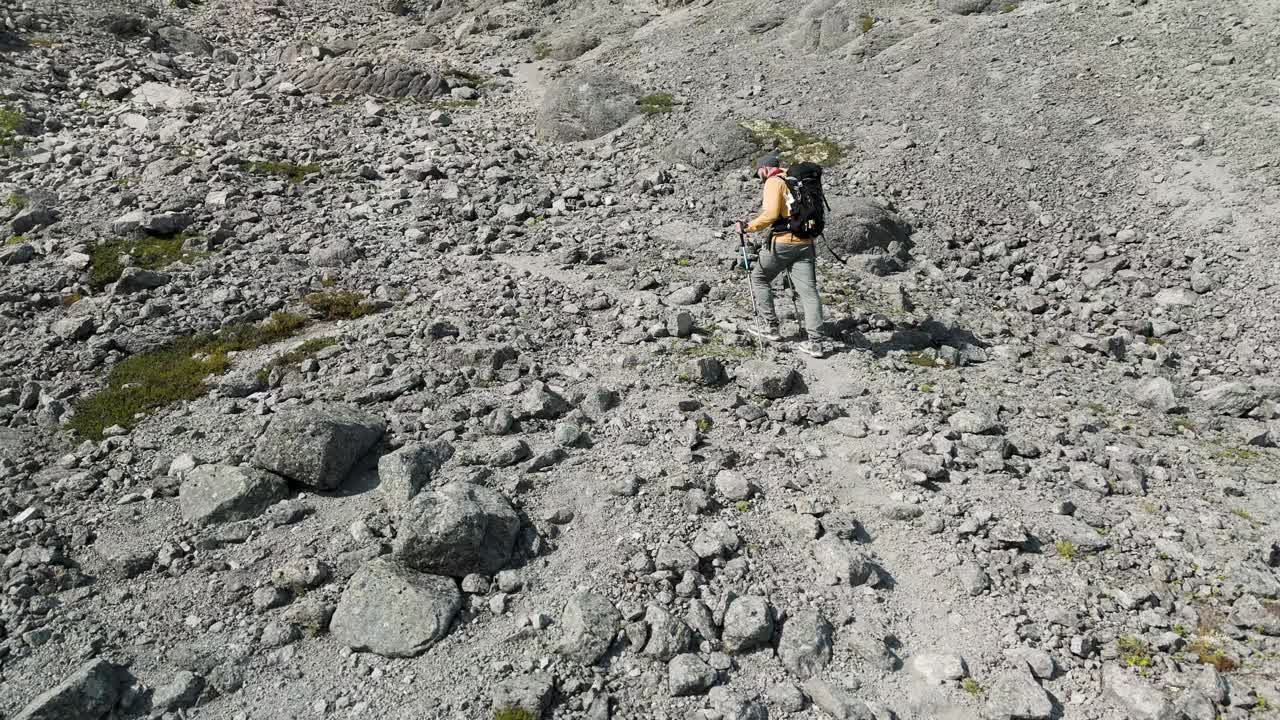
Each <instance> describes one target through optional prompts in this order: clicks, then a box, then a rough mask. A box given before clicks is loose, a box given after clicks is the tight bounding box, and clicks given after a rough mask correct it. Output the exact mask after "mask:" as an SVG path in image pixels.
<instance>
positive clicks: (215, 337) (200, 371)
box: [67, 312, 307, 440]
mask: <svg viewBox="0 0 1280 720" xmlns="http://www.w3.org/2000/svg"><path fill="white" fill-rule="evenodd" d="M306 324H307V319H306V318H304V317H302V316H301V315H295V314H293V313H286V312H278V313H276V314H274V315H272V316H271V318H270V319H269V320H267V321H266V322H263V323H258V324H243V325H232V326H230V327H226V328H223V329H221V330H219V331H217V332H214V333H205V334H201V335H193V336H191V337H186V338H181V339H179V340H175V341H174V342H172V343H170V344H168V345H166V346H164V347H162V348H160V349H158V350H153V351H151V352H145V353H139V354H137V355H132V356H130V357H128V358H125V359H124V360H122V361H120V362H119V363H117V364H116V366H115V367H113V368H111V372H109V373H107V386H106V388H105V389H103V390H102V391H100V392H98V393H95V394H93V395H90V396H89V397H87V398H84V399H83V400H81V401H80V402H78V403H76V406H75V415H74V416H72V418H71V420H70V421H69V422H68V423H67V428H69V429H71V430H74V431H75V432H77V433H79V434H80V435H82V436H84V437H87V438H89V439H91V440H101V439H102V432H103V431H104V430H106V429H107V428H109V427H112V426H113V425H119V426H121V427H125V428H131V427H133V426H135V425H137V424H138V421H139V420H141V419H142V417H143V416H145V415H146V414H147V413H150V412H152V411H154V410H157V409H159V408H162V407H164V406H166V405H170V404H172V403H175V402H180V401H183V400H194V399H196V398H199V397H201V396H203V395H204V394H205V392H207V391H208V388H207V387H206V386H205V382H204V381H205V378H207V377H208V376H210V375H218V374H221V373H223V372H226V370H227V367H229V365H230V361H229V360H228V359H227V354H228V353H231V352H238V351H243V350H252V349H254V348H256V347H261V346H262V345H266V344H268V343H273V342H277V341H280V340H283V339H285V338H287V337H289V336H291V335H294V334H295V333H297V332H298V331H299V330H301V329H302V328H303V327H304V326H305V325H306Z"/></svg>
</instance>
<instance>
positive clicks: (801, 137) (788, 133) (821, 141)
mask: <svg viewBox="0 0 1280 720" xmlns="http://www.w3.org/2000/svg"><path fill="white" fill-rule="evenodd" d="M742 127H744V128H746V129H747V131H749V132H750V133H751V139H752V140H753V141H754V142H755V143H756V144H757V145H759V146H761V147H763V148H768V149H771V150H777V151H778V154H779V155H780V156H781V158H782V160H783V161H784V162H786V163H788V164H791V163H797V162H815V163H818V164H819V165H834V164H836V163H837V162H839V161H840V160H841V159H842V158H843V157H844V155H845V149H844V148H843V147H841V146H840V145H839V144H837V143H836V142H834V141H832V140H828V139H826V138H823V137H820V136H818V135H814V134H813V133H810V132H806V131H804V130H801V129H799V128H796V127H792V126H791V125H788V124H786V123H784V122H780V121H777V120H747V121H745V122H743V123H742Z"/></svg>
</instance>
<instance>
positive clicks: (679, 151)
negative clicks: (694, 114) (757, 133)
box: [671, 118, 760, 173]
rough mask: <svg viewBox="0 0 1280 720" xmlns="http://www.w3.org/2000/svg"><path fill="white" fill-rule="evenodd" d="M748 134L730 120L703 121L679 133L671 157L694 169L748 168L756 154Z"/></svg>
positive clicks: (736, 122)
mask: <svg viewBox="0 0 1280 720" xmlns="http://www.w3.org/2000/svg"><path fill="white" fill-rule="evenodd" d="M759 150H760V148H759V146H758V145H757V144H756V143H755V141H754V140H753V139H752V137H751V132H750V131H749V130H747V128H745V127H743V125H742V124H741V123H740V122H739V121H737V120H735V119H731V118H726V119H716V120H707V121H704V122H702V123H700V124H698V125H695V126H693V127H692V128H690V130H689V132H686V133H681V135H680V137H679V138H678V139H677V140H676V142H675V143H674V145H672V150H671V155H672V158H673V159H675V160H678V161H680V162H683V163H685V164H687V165H690V166H692V167H695V168H699V169H702V170H707V171H709V172H713V173H714V172H719V171H720V170H724V169H726V168H728V167H729V166H731V165H739V166H742V167H749V165H750V163H751V160H752V159H754V157H755V156H756V155H758V154H759Z"/></svg>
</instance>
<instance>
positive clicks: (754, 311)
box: [738, 229, 760, 348]
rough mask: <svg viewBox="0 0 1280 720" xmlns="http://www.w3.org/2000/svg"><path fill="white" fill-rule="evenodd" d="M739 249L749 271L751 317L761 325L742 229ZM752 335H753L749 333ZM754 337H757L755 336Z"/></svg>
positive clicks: (757, 345) (757, 341) (757, 344)
mask: <svg viewBox="0 0 1280 720" xmlns="http://www.w3.org/2000/svg"><path fill="white" fill-rule="evenodd" d="M738 247H739V248H741V249H742V266H743V267H744V268H746V269H747V297H749V298H751V317H752V318H754V319H755V321H756V324H757V325H758V324H759V323H760V309H759V308H758V307H756V292H755V288H754V287H752V286H751V257H750V256H748V255H747V234H746V233H744V232H743V231H742V230H741V229H739V230H738ZM747 334H748V335H750V334H751V333H747ZM752 337H755V336H754V335H753V336H752ZM755 344H756V347H757V348H759V347H760V339H759V338H756V340H755Z"/></svg>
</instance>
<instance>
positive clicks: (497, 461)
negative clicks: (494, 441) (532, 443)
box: [488, 438, 533, 467]
mask: <svg viewBox="0 0 1280 720" xmlns="http://www.w3.org/2000/svg"><path fill="white" fill-rule="evenodd" d="M531 454H533V451H532V450H530V449H529V443H527V442H525V441H524V440H520V439H517V438H512V439H510V440H504V441H503V442H502V443H501V444H500V445H498V447H496V448H494V449H493V452H492V453H490V454H489V458H488V461H489V465H490V466H492V467H511V466H512V465H515V464H516V463H520V462H523V461H525V460H527V459H528V458H529V456H530V455H531Z"/></svg>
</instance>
